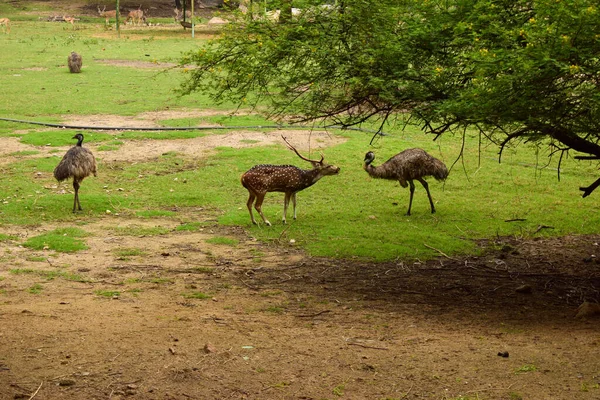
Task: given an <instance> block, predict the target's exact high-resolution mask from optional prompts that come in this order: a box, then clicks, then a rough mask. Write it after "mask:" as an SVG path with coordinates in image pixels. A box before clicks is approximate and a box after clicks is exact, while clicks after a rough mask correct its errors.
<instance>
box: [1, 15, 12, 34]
mask: <svg viewBox="0 0 600 400" xmlns="http://www.w3.org/2000/svg"><path fill="white" fill-rule="evenodd" d="M0 25H4V32H5V33H7V34H8V33H10V19H8V18H0Z"/></svg>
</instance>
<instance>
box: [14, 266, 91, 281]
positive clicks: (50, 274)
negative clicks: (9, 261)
mask: <svg viewBox="0 0 600 400" xmlns="http://www.w3.org/2000/svg"><path fill="white" fill-rule="evenodd" d="M9 272H10V273H11V274H13V275H35V276H39V277H41V278H44V279H45V280H47V281H51V280H54V279H56V278H60V279H64V280H66V281H72V282H89V281H90V280H89V279H87V278H85V277H83V276H82V275H79V274H72V273H70V272H66V271H46V270H37V269H32V268H14V269H11V270H9Z"/></svg>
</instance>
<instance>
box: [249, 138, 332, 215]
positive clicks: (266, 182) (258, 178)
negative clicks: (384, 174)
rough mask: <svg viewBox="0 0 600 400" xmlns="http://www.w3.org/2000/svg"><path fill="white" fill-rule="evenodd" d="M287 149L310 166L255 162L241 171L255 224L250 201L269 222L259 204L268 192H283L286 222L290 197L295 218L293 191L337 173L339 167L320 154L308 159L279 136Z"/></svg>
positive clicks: (294, 194)
mask: <svg viewBox="0 0 600 400" xmlns="http://www.w3.org/2000/svg"><path fill="white" fill-rule="evenodd" d="M282 138H283V140H284V142H285V143H286V145H287V146H288V148H289V149H290V150H292V151H293V152H294V153H296V155H297V156H298V157H300V158H301V159H302V160H304V161H308V162H309V163H311V165H312V166H313V168H312V169H310V170H303V169H300V168H298V167H295V166H293V165H268V164H260V165H255V166H254V167H252V168H251V169H250V170H248V171H247V172H246V173H244V174H243V175H242V185H243V186H244V187H245V188H246V189H247V190H248V192H249V193H250V197H249V198H248V202H247V206H248V211H249V212H250V218H251V220H252V223H254V224H257V222H256V220H255V219H254V215H253V214H252V204H253V203H254V201H255V200H256V203H254V208H255V209H256V211H258V213H259V214H260V216H261V217H262V219H263V221H264V223H265V224H266V225H271V223H270V222H269V221H267V219H266V218H265V216H264V215H263V213H262V210H261V207H262V202H263V200H264V197H265V195H266V194H267V193H268V192H284V193H285V197H284V203H283V223H284V224H285V223H286V215H287V209H288V205H289V201H290V199H291V200H292V204H293V206H294V219H296V193H298V192H300V191H302V190H304V189H306V188H307V187H310V186H312V185H314V184H315V183H316V182H317V181H318V180H319V179H321V178H322V177H324V176H328V175H337V174H338V173H339V172H340V169H339V168H338V167H336V166H335V165H330V164H326V163H325V161H324V157H323V155H322V154H321V159H320V160H318V161H317V160H311V159H309V158H306V157H304V156H303V155H302V154H300V153H299V152H298V150H296V148H295V147H294V146H292V145H291V143H290V142H289V141H288V140H287V139H286V138H285V137H283V136H282Z"/></svg>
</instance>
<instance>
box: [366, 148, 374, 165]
mask: <svg viewBox="0 0 600 400" xmlns="http://www.w3.org/2000/svg"><path fill="white" fill-rule="evenodd" d="M373 160H375V154H373V152H372V151H369V152H368V153H367V154H365V164H366V165H371V163H372V162H373Z"/></svg>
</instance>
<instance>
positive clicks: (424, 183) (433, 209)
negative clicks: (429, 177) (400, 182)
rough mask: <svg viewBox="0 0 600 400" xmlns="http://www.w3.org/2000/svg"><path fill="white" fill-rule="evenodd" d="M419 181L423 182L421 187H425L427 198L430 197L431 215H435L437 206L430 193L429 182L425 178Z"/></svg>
mask: <svg viewBox="0 0 600 400" xmlns="http://www.w3.org/2000/svg"><path fill="white" fill-rule="evenodd" d="M417 180H418V181H419V182H421V185H423V187H424V188H425V191H426V192H427V197H429V204H431V213H432V214H435V206H434V205H433V199H432V198H431V193H429V185H428V184H427V181H426V180H425V179H423V178H419V179H417Z"/></svg>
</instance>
